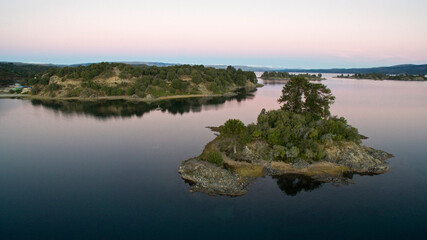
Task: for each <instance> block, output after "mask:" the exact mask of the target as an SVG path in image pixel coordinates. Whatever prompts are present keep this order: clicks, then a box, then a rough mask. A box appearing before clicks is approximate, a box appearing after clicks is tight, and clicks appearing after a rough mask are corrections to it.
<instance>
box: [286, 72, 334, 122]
mask: <svg viewBox="0 0 427 240" xmlns="http://www.w3.org/2000/svg"><path fill="white" fill-rule="evenodd" d="M334 100H335V97H334V96H333V95H332V93H331V90H330V89H329V88H327V87H326V86H325V85H323V84H321V83H310V82H309V81H308V80H307V79H306V78H304V77H301V76H296V77H292V78H291V80H289V81H288V82H287V83H286V84H285V86H284V87H283V89H282V96H280V98H279V99H278V102H279V103H283V106H282V110H285V111H290V112H294V113H305V112H309V113H312V114H313V115H315V116H318V117H326V116H329V115H330V114H331V113H330V111H329V108H330V105H331V104H332V103H334Z"/></svg>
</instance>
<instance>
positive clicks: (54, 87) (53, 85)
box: [46, 83, 62, 92]
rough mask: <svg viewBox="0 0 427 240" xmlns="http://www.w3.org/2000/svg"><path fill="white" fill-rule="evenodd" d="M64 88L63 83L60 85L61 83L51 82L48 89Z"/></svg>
mask: <svg viewBox="0 0 427 240" xmlns="http://www.w3.org/2000/svg"><path fill="white" fill-rule="evenodd" d="M61 88H62V86H61V85H59V84H56V83H51V84H49V85H48V86H47V88H46V89H47V90H48V91H50V92H52V91H57V90H60V89H61Z"/></svg>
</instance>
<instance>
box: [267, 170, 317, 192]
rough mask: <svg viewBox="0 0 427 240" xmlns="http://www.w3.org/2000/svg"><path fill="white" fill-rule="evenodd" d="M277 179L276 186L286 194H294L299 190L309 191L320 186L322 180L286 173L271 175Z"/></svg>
mask: <svg viewBox="0 0 427 240" xmlns="http://www.w3.org/2000/svg"><path fill="white" fill-rule="evenodd" d="M273 179H276V180H277V186H279V188H280V190H282V192H283V193H284V194H286V195H289V196H296V195H297V194H298V193H300V192H301V191H303V190H304V191H305V192H311V191H313V190H315V189H318V188H320V187H321V186H322V184H323V183H322V182H319V181H316V180H314V179H312V178H310V177H307V176H304V175H298V174H286V175H282V176H278V177H273Z"/></svg>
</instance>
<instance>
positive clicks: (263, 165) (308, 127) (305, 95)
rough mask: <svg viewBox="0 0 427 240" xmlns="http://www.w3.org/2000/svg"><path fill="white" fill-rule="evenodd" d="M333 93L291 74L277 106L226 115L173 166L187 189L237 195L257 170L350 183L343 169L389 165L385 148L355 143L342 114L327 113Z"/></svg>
mask: <svg viewBox="0 0 427 240" xmlns="http://www.w3.org/2000/svg"><path fill="white" fill-rule="evenodd" d="M334 99H335V97H334V96H333V95H332V93H331V91H330V89H328V88H327V87H326V86H325V85H323V84H320V83H310V82H309V81H308V80H307V79H306V78H304V77H301V76H298V77H293V78H292V79H291V80H290V81H288V82H287V83H286V85H285V86H284V88H283V90H282V96H281V97H280V98H279V100H278V101H279V102H280V103H283V106H282V107H281V109H279V110H271V111H266V110H265V109H263V110H262V111H261V113H260V114H259V116H258V118H257V122H256V123H252V124H249V125H245V124H243V122H242V121H240V120H238V119H230V120H228V121H226V122H225V123H224V124H223V125H222V126H220V127H211V129H212V130H213V131H216V132H218V133H219V134H218V135H217V137H216V138H215V139H214V140H213V141H211V142H210V143H208V144H207V145H206V147H205V149H204V150H203V152H202V154H201V155H200V156H198V157H195V158H191V159H188V160H185V161H183V162H182V163H181V165H180V166H179V169H178V172H179V173H180V174H181V177H182V178H183V179H184V180H186V181H187V182H189V183H190V186H191V188H190V190H191V191H196V192H203V193H207V194H209V195H230V196H239V195H244V194H246V193H247V192H248V185H249V184H250V183H251V182H252V181H254V180H255V179H256V178H258V177H262V176H273V177H278V176H284V175H287V174H293V175H295V174H298V175H302V176H307V177H310V178H311V179H313V180H315V181H318V182H333V183H345V184H347V183H352V181H351V179H350V178H348V177H347V176H348V175H351V174H352V173H357V174H381V173H385V172H387V171H389V166H388V164H387V162H385V160H386V159H388V158H390V157H392V155H391V154H389V153H386V152H384V151H381V150H376V149H373V148H370V147H367V146H363V145H361V139H362V138H364V137H363V136H362V135H360V134H359V132H358V130H357V129H356V128H354V127H352V126H350V125H349V124H347V121H346V119H344V118H343V117H340V118H339V117H336V116H331V114H330V111H329V106H330V104H332V103H333V102H334Z"/></svg>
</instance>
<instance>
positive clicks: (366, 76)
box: [337, 73, 427, 81]
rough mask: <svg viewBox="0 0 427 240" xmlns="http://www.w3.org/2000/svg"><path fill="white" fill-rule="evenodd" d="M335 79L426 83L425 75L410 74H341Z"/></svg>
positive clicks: (426, 76)
mask: <svg viewBox="0 0 427 240" xmlns="http://www.w3.org/2000/svg"><path fill="white" fill-rule="evenodd" d="M337 78H349V79H368V80H394V81H427V75H423V74H419V75H411V74H396V75H390V74H383V73H355V74H353V75H350V74H347V75H344V74H341V75H338V76H337Z"/></svg>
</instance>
